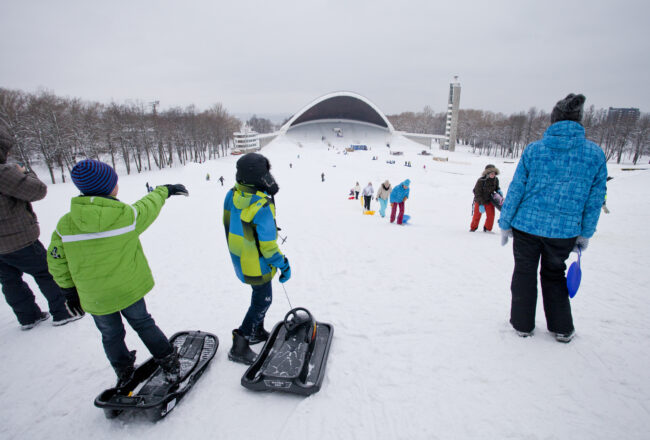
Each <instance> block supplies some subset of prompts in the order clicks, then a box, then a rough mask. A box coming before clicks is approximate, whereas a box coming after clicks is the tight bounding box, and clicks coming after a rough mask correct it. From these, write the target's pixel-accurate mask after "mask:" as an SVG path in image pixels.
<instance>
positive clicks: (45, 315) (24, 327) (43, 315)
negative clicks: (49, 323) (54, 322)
mask: <svg viewBox="0 0 650 440" xmlns="http://www.w3.org/2000/svg"><path fill="white" fill-rule="evenodd" d="M49 317H50V314H49V313H47V312H41V315H40V316H39V317H38V318H37V319H36V321H34V322H30V323H29V324H22V325H21V326H20V329H21V330H31V329H33V328H34V327H36V326H37V325H38V324H40V323H41V322H43V321H45V320H46V319H47V318H49Z"/></svg>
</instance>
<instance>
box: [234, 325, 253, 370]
mask: <svg viewBox="0 0 650 440" xmlns="http://www.w3.org/2000/svg"><path fill="white" fill-rule="evenodd" d="M256 357H257V355H256V354H255V352H254V351H253V350H251V347H250V342H249V340H248V338H247V337H246V336H244V335H242V334H241V333H240V332H239V329H235V330H233V331H232V348H231V349H230V351H229V352H228V359H230V360H231V361H233V362H239V363H241V364H246V365H251V364H252V363H253V362H255V358H256Z"/></svg>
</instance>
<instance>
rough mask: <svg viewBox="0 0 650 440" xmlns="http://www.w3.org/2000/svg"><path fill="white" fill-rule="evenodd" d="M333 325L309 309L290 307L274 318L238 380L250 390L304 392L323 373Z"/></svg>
mask: <svg viewBox="0 0 650 440" xmlns="http://www.w3.org/2000/svg"><path fill="white" fill-rule="evenodd" d="M333 334H334V327H332V325H331V324H326V323H323V322H316V321H315V320H314V317H313V316H312V314H311V313H309V310H307V309H305V308H302V307H297V308H295V309H292V310H290V311H289V312H288V313H287V314H286V316H285V317H284V321H280V322H278V323H277V324H276V325H275V327H273V330H272V331H271V335H270V336H269V339H268V341H266V343H265V344H264V347H263V348H262V351H261V352H260V354H259V355H258V356H257V358H256V359H255V362H254V363H253V365H251V366H250V367H249V368H248V370H246V373H244V376H243V377H242V378H241V384H242V385H243V386H244V387H246V388H248V389H250V390H254V391H284V392H288V393H296V394H302V395H304V396H308V395H310V394H314V393H316V392H318V391H319V390H320V387H321V385H322V383H323V378H324V377H325V365H326V364H327V356H328V355H329V351H330V345H332V336H333Z"/></svg>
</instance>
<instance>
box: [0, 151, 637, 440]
mask: <svg viewBox="0 0 650 440" xmlns="http://www.w3.org/2000/svg"><path fill="white" fill-rule="evenodd" d="M402 149H403V150H404V151H405V156H403V157H395V159H396V161H397V163H396V164H395V165H389V164H387V163H386V160H387V159H389V158H391V157H390V156H389V155H388V149H387V148H386V147H384V146H381V145H374V146H373V149H372V150H371V151H367V152H355V153H351V154H348V155H343V154H341V153H339V152H338V151H335V150H329V151H328V149H327V147H326V146H324V145H323V144H322V143H318V142H316V143H314V144H307V145H303V147H302V148H301V147H299V146H298V145H297V144H296V143H295V142H286V143H283V142H282V141H281V140H280V141H276V142H274V143H272V144H271V145H270V146H268V147H266V148H264V149H263V151H262V153H264V154H265V155H267V156H268V157H269V158H270V159H271V162H272V164H273V170H272V171H273V173H274V175H275V177H276V179H277V181H278V182H279V184H280V188H281V189H280V192H279V194H278V196H277V197H276V201H277V221H278V225H279V226H280V227H281V228H282V231H281V234H282V235H283V236H286V237H288V238H287V241H286V243H285V244H284V245H283V246H282V249H283V251H284V252H285V253H286V254H287V256H288V257H289V259H290V261H291V265H292V278H291V280H290V281H289V282H288V283H287V284H286V285H285V286H286V289H287V292H288V294H289V296H290V298H291V302H292V303H293V305H294V306H305V307H307V308H309V309H310V310H311V311H312V312H313V313H314V315H315V316H316V318H317V319H318V320H320V321H325V322H330V323H332V324H333V325H334V328H335V333H334V341H333V343H332V348H331V352H330V357H329V362H328V365H327V373H326V377H325V380H324V383H323V387H322V389H321V391H320V392H319V393H317V394H315V395H313V396H311V397H308V398H303V397H298V396H294V395H285V394H281V393H255V392H251V391H248V390H246V389H245V388H243V387H242V386H241V385H240V378H241V376H242V374H243V373H244V371H245V367H244V366H242V365H238V364H234V363H232V362H230V361H228V359H227V351H228V350H229V348H230V345H231V340H230V332H231V330H232V329H233V328H235V327H237V326H238V325H239V324H240V322H241V319H242V318H243V315H244V313H245V310H246V308H247V306H248V302H249V300H250V289H249V288H248V287H247V286H245V285H243V284H241V283H240V282H239V281H238V280H237V279H236V277H235V275H234V272H233V269H232V266H231V262H230V258H229V255H228V252H227V249H226V243H225V238H224V232H223V227H222V224H221V215H222V204H223V198H224V195H225V193H226V191H227V189H228V188H229V187H230V186H232V184H233V180H234V175H235V161H236V160H237V157H232V156H231V157H228V158H223V159H219V160H214V161H210V162H207V163H204V164H191V165H188V166H187V167H184V168H174V169H171V170H163V171H156V172H146V173H143V174H140V175H131V176H126V175H121V176H120V194H119V197H120V199H121V200H123V201H125V202H134V201H136V200H137V199H138V198H140V197H142V196H143V195H144V194H145V182H146V181H148V182H149V183H150V184H152V185H156V184H164V183H178V182H181V183H184V184H185V185H186V186H187V187H188V189H189V191H190V197H189V198H184V197H174V198H172V199H170V200H168V202H167V204H166V206H165V207H164V208H163V211H162V212H161V215H160V217H159V218H158V220H157V221H156V222H155V223H154V224H153V225H152V227H151V228H150V229H149V230H147V231H146V232H145V233H144V235H142V237H141V240H142V243H143V246H144V250H145V254H146V255H147V257H148V259H149V263H150V265H151V268H152V270H153V273H154V277H155V279H156V287H155V288H154V290H153V291H152V292H151V293H150V294H149V295H147V297H146V300H147V304H148V307H149V310H150V312H151V313H152V315H153V317H154V318H155V319H156V322H157V323H158V324H159V326H160V327H161V328H162V329H163V331H164V332H166V334H167V335H171V334H173V333H174V332H176V331H179V330H185V329H201V330H205V331H209V332H213V333H215V334H217V335H218V336H219V338H220V340H221V345H220V348H219V351H218V352H217V355H216V357H215V359H214V360H213V362H212V364H211V365H210V368H209V369H208V370H207V371H206V373H205V374H204V375H203V377H202V378H201V379H200V381H199V382H198V384H197V385H196V386H195V388H194V389H193V390H192V391H191V392H190V393H189V394H188V395H187V396H186V397H185V399H184V400H183V401H182V402H181V403H180V404H179V405H178V406H177V407H176V409H174V411H173V412H172V413H171V414H170V415H169V416H168V417H166V418H165V419H163V420H161V421H160V422H158V423H156V424H152V423H150V422H148V421H147V420H145V419H144V418H137V417H136V418H133V417H121V418H119V419H117V420H106V419H105V418H104V415H103V413H102V411H101V410H99V409H97V408H95V407H94V406H93V399H94V398H95V396H96V395H97V394H99V393H100V391H102V390H103V389H104V388H107V387H109V386H112V385H113V384H114V381H115V378H114V374H113V371H112V369H111V367H110V365H109V364H108V361H107V360H106V358H105V355H104V353H103V350H102V346H101V342H100V335H99V332H98V330H97V329H96V328H95V326H94V325H93V322H92V319H91V318H90V317H85V318H84V319H82V320H81V321H77V322H74V323H71V324H69V325H66V326H64V327H59V328H55V327H52V326H51V322H45V323H43V324H41V325H39V326H38V327H36V328H35V329H33V330H31V331H28V332H23V331H20V330H19V328H18V324H17V322H16V320H15V318H14V316H13V314H12V312H11V310H10V309H9V307H8V306H6V305H3V306H1V307H0V347H1V350H2V362H1V363H0V414H2V423H1V424H0V438H2V439H36V438H49V439H63V438H73V437H74V438H79V439H87V438H93V439H95V440H100V439H113V438H118V436H119V438H122V439H138V440H145V439H168V438H174V439H180V438H183V439H186V438H187V439H214V438H224V439H255V440H259V439H300V440H303V439H305V438H310V439H396V438H403V439H436V438H438V439H459V438H479V439H501V438H512V439H522V438H524V439H612V438H627V439H642V438H646V439H647V438H648V435H649V434H648V433H649V432H650V414H649V413H650V369H649V366H650V319H649V318H650V313H649V312H650V305H649V304H650V301H649V300H648V291H649V290H648V286H649V285H650V275H649V274H648V272H647V270H648V262H649V261H650V246H649V245H650V228H648V219H649V218H650V204H649V203H648V196H647V188H648V187H649V185H650V171H622V170H621V168H622V166H618V165H615V164H611V165H610V166H609V172H610V175H611V176H613V177H614V180H613V181H611V182H610V183H609V196H608V206H609V208H610V210H611V214H608V215H605V214H603V215H602V216H601V219H600V223H599V225H598V231H597V233H596V235H595V236H594V238H593V239H592V241H591V244H590V247H589V249H588V250H587V251H586V252H585V253H584V255H583V260H582V263H583V281H582V286H581V288H580V291H579V293H578V295H577V297H576V298H575V299H574V300H572V306H573V314H574V321H575V325H576V330H577V337H576V338H575V339H574V341H573V342H571V343H570V344H566V345H565V344H560V343H558V342H556V341H555V339H554V338H553V337H552V335H551V334H549V333H548V332H547V331H546V324H545V320H544V314H543V309H542V307H541V299H540V304H539V308H538V316H537V329H536V332H535V335H534V337H532V338H526V339H522V338H519V337H517V336H516V335H515V334H514V333H513V331H512V330H511V328H510V326H509V324H508V316H509V308H510V277H511V273H512V268H513V258H512V250H511V249H512V248H511V245H510V244H509V245H508V246H507V247H501V246H500V242H499V241H500V239H499V235H498V228H495V230H496V231H497V233H496V234H485V233H483V232H476V233H469V232H468V230H469V223H470V210H471V201H472V188H473V185H474V183H475V181H476V179H477V178H478V176H479V175H480V173H481V171H482V170H483V168H484V167H485V165H486V164H487V163H494V164H495V165H496V166H497V167H498V168H499V169H500V170H501V175H500V176H499V177H500V180H501V186H502V188H504V189H506V188H507V187H508V184H509V182H510V179H511V178H512V175H513V173H514V170H515V167H516V163H506V162H505V161H504V160H503V159H500V158H499V159H496V158H493V157H490V158H487V157H478V156H474V155H472V154H471V153H469V152H468V151H466V150H464V149H462V148H461V149H460V150H461V151H459V152H456V153H446V152H441V151H439V150H433V154H434V155H438V156H444V157H448V158H449V161H448V162H436V161H433V160H432V158H431V157H426V156H418V155H416V152H418V151H420V150H421V149H422V147H421V146H415V145H413V146H405V147H404V148H402ZM298 155H299V156H300V158H298ZM373 155H379V158H380V160H378V161H372V160H371V157H372V156H373ZM404 160H410V161H411V162H412V164H413V167H412V168H407V167H404V166H403V163H404ZM289 163H292V164H293V167H292V168H290V167H289ZM425 164H426V170H425V169H423V165H425ZM628 166H629V165H628ZM321 172H324V173H325V178H326V180H325V182H324V183H322V182H321V181H320V174H321ZM206 173H210V176H211V180H210V181H206V180H205V175H206ZM220 175H223V176H224V177H225V179H226V185H225V186H224V187H221V186H220V184H219V182H218V181H217V178H218V177H219V176H220ZM42 176H43V177H45V178H46V174H44V173H43V174H42ZM406 178H410V179H411V182H412V183H411V197H410V199H409V201H408V202H407V213H408V214H411V215H412V224H411V225H408V226H396V225H394V224H390V223H389V222H388V220H387V219H382V218H380V217H379V215H375V216H365V215H362V214H361V206H360V203H359V201H356V200H353V201H350V200H348V197H347V196H348V192H349V190H350V188H351V187H352V186H353V185H354V183H355V182H356V181H359V182H360V184H361V185H362V186H363V185H365V184H367V183H368V182H369V181H371V182H373V184H374V186H375V189H376V188H377V187H378V185H379V183H380V182H383V181H384V180H385V179H389V180H390V181H391V182H392V183H393V184H397V183H399V182H400V181H402V180H404V179H406ZM76 194H77V192H76V191H75V189H74V187H73V185H72V184H70V183H67V184H57V185H50V187H49V193H48V196H47V197H46V199H45V200H43V201H40V202H38V203H35V204H34V208H35V210H36V212H37V214H38V216H39V219H40V223H41V231H42V232H41V241H42V242H43V243H44V244H45V245H46V246H47V245H48V244H49V242H50V235H51V232H52V230H53V228H54V226H55V224H56V221H57V220H58V218H59V217H60V216H61V215H63V214H64V213H65V212H66V211H67V209H68V206H69V199H70V198H71V197H72V196H75V195H76ZM375 203H376V202H374V201H373V205H375ZM572 258H574V257H572ZM26 279H28V282H29V284H30V285H31V286H32V288H33V289H34V290H35V292H36V297H37V301H38V303H39V304H40V305H41V307H42V308H43V309H44V310H46V303H45V301H44V298H43V297H42V295H41V294H40V293H39V292H38V291H37V289H36V287H35V285H34V283H33V280H32V279H31V278H29V277H26ZM288 309H289V307H288V304H287V301H286V299H285V298H284V292H283V290H282V288H281V287H280V284H279V283H278V282H277V279H276V281H274V302H273V305H272V307H271V309H270V310H269V313H268V315H267V327H269V328H270V327H271V326H272V325H273V324H274V323H275V322H277V321H279V320H280V319H281V318H282V317H283V316H284V314H285V313H286V312H287V310H288ZM127 341H128V344H129V346H130V347H131V348H134V349H137V350H138V361H139V362H142V361H143V360H145V359H147V358H148V357H149V354H148V352H147V350H146V349H145V347H144V346H143V344H142V343H141V342H140V341H139V339H138V338H137V336H136V335H135V333H134V332H133V331H132V330H130V329H128V330H127ZM255 348H256V349H257V350H259V348H261V346H260V345H258V346H255Z"/></svg>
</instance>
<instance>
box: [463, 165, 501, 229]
mask: <svg viewBox="0 0 650 440" xmlns="http://www.w3.org/2000/svg"><path fill="white" fill-rule="evenodd" d="M498 175H499V169H498V168H497V167H495V166H494V165H492V164H490V165H487V166H486V167H485V169H484V170H483V174H481V177H479V179H478V180H477V181H476V185H474V209H473V211H474V215H473V216H472V223H471V224H470V226H469V230H470V232H474V231H476V230H477V229H478V223H479V221H481V214H483V213H485V214H486V218H485V225H484V226H483V232H490V231H492V226H493V225H494V205H493V204H492V193H494V192H497V191H500V188H499V178H498V177H497V176H498Z"/></svg>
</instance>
